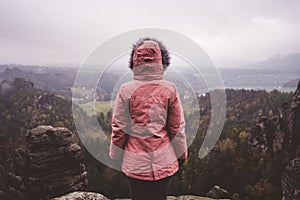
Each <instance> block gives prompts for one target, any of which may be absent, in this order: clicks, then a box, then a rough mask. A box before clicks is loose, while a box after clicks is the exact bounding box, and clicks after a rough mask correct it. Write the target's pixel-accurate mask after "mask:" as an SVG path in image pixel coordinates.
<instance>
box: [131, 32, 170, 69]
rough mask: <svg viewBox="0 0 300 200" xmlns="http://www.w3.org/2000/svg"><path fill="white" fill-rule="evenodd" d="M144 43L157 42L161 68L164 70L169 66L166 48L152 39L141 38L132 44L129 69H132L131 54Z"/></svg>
mask: <svg viewBox="0 0 300 200" xmlns="http://www.w3.org/2000/svg"><path fill="white" fill-rule="evenodd" d="M145 41H154V42H157V44H158V46H159V48H160V51H161V56H162V64H163V68H164V70H165V69H166V68H167V67H168V66H169V65H170V59H171V58H170V56H169V52H168V50H167V48H166V47H165V45H164V44H163V43H162V42H161V41H158V40H156V39H154V38H149V37H146V38H141V39H139V41H137V42H136V43H135V44H133V46H132V50H131V54H130V60H129V68H130V69H133V54H134V51H135V50H136V48H138V47H139V46H141V45H142V44H143V43H144V42H145Z"/></svg>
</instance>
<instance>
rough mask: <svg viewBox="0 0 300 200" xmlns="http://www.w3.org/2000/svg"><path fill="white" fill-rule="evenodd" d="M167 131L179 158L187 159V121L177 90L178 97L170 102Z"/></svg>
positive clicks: (175, 96)
mask: <svg viewBox="0 0 300 200" xmlns="http://www.w3.org/2000/svg"><path fill="white" fill-rule="evenodd" d="M167 129H168V133H169V137H170V139H171V143H172V145H173V147H174V150H175V153H176V156H177V158H178V159H179V160H184V159H186V158H187V143H186V134H185V121H184V115H183V109H182V105H181V101H180V97H179V94H178V92H177V90H176V95H174V97H172V98H171V101H170V105H169V110H168V119H167Z"/></svg>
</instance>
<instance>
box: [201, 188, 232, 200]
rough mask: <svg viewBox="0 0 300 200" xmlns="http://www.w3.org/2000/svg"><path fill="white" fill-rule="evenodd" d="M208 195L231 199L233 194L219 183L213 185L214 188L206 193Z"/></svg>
mask: <svg viewBox="0 0 300 200" xmlns="http://www.w3.org/2000/svg"><path fill="white" fill-rule="evenodd" d="M206 196H207V197H210V198H214V199H230V198H231V195H230V194H229V192H227V191H226V190H225V189H223V188H221V187H220V186H218V185H215V186H213V188H212V189H211V190H210V191H209V192H208V193H207V194H206Z"/></svg>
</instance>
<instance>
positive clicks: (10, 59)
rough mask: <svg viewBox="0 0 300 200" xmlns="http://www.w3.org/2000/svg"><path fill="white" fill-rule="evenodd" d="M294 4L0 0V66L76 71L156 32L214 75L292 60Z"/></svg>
mask: <svg viewBox="0 0 300 200" xmlns="http://www.w3.org/2000/svg"><path fill="white" fill-rule="evenodd" d="M299 22H300V1H298V0H285V1H284V0H278V1H277V0H264V1H262V0H251V1H250V0H240V1H225V0H224V1H221V0H206V1H201V0H187V1H182V0H181V1H176V0H172V1H171V0H152V1H141V0H131V1H130V0H126V1H125V0H123V1H122V0H120V1H116V0H115V1H101V0H81V1H79V0H35V1H34V0H26V1H25V0H19V1H17V0H0V64H8V63H16V64H36V65H55V64H77V65H79V64H80V63H82V62H83V60H84V59H85V58H86V57H87V56H88V55H89V53H90V52H91V51H92V50H93V49H95V48H96V47H97V45H99V44H100V43H102V42H104V41H105V40H107V39H109V38H111V37H112V36H114V35H117V34H119V33H122V32H124V31H130V30H133V29H138V28H146V27H153V28H163V29H170V30H173V31H176V32H179V33H182V34H184V35H186V36H188V37H190V38H191V39H192V40H194V41H196V42H197V43H198V44H199V45H200V46H201V47H202V48H203V49H204V50H205V51H206V52H207V54H208V55H209V56H210V57H211V59H212V60H213V62H215V63H216V65H217V66H219V67H224V66H225V67H230V66H238V65H241V64H248V63H251V62H256V61H259V60H263V59H265V58H267V57H270V56H272V55H274V54H279V53H280V54H289V53H296V52H300V23H299Z"/></svg>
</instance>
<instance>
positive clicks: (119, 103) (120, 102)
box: [109, 90, 129, 160]
mask: <svg viewBox="0 0 300 200" xmlns="http://www.w3.org/2000/svg"><path fill="white" fill-rule="evenodd" d="M128 126H129V112H128V106H127V105H126V102H125V101H124V99H123V98H122V96H121V90H120V91H119V93H118V94H117V97H116V101H115V106H114V111H113V116H112V135H111V140H110V149H109V156H110V158H111V159H112V160H120V159H122V156H123V151H124V148H125V145H126V142H127V137H128V135H127V134H126V132H127V131H126V130H128Z"/></svg>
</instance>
